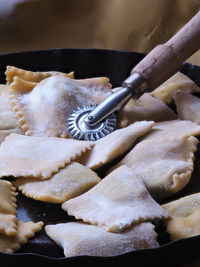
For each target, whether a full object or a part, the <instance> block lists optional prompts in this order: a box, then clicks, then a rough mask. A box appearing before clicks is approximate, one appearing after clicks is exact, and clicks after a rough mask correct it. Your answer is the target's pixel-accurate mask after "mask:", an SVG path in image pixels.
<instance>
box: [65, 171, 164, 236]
mask: <svg viewBox="0 0 200 267" xmlns="http://www.w3.org/2000/svg"><path fill="white" fill-rule="evenodd" d="M62 208H63V209H64V210H65V211H67V213H68V214H69V215H73V216H75V218H76V219H82V220H83V221H85V222H88V223H91V224H94V225H97V226H100V227H104V228H105V229H106V230H107V231H109V232H120V231H122V230H124V229H126V228H128V227H130V226H131V225H133V224H137V223H139V222H143V221H151V220H154V219H166V218H167V217H168V213H167V212H166V210H164V209H163V208H162V207H161V206H160V205H159V204H158V203H157V202H156V201H155V200H154V199H153V198H152V197H151V196H150V194H149V192H148V191H147V189H146V187H145V186H144V183H143V182H142V180H141V179H140V178H139V177H136V176H135V175H134V173H133V171H132V170H130V169H129V168H127V167H126V166H121V167H119V168H117V169H116V170H115V171H113V172H111V173H110V174H109V175H108V176H106V177H105V178H104V179H102V181H101V182H99V183H98V184H97V185H96V186H94V187H93V188H92V189H90V190H89V191H87V192H86V193H84V194H82V195H80V196H78V197H76V198H73V199H70V200H68V201H66V202H64V203H63V204H62Z"/></svg>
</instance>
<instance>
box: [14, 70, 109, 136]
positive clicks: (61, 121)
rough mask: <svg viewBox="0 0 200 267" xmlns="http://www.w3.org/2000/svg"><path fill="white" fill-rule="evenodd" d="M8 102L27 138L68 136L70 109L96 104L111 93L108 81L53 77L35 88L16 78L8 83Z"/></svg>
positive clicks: (61, 76)
mask: <svg viewBox="0 0 200 267" xmlns="http://www.w3.org/2000/svg"><path fill="white" fill-rule="evenodd" d="M10 86H11V89H12V90H10V103H11V105H12V106H13V109H14V111H15V112H16V115H17V117H18V118H19V122H20V124H21V128H22V129H23V130H24V132H25V134H26V135H34V136H55V137H63V138H65V137H69V134H68V131H67V118H68V116H69V114H71V112H72V111H73V109H75V108H77V107H80V106H82V105H90V104H93V105H96V104H98V103H99V102H100V101H101V100H102V99H103V98H104V97H105V96H107V95H108V94H109V93H110V89H111V85H110V84H109V80H108V79H107V78H93V79H86V80H85V81H84V80H74V79H71V78H69V77H66V76H64V75H53V76H51V77H49V78H46V79H44V80H42V81H41V82H39V83H38V84H37V85H36V86H34V87H33V86H32V85H31V86H27V82H26V83H22V81H21V78H19V77H18V76H15V77H14V79H13V82H12V83H11V84H10Z"/></svg>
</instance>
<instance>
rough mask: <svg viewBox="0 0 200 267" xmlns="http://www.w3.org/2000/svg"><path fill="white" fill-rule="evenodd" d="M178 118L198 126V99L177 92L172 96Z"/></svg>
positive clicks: (199, 104)
mask: <svg viewBox="0 0 200 267" xmlns="http://www.w3.org/2000/svg"><path fill="white" fill-rule="evenodd" d="M174 100H175V103H176V108H177V113H178V117H179V119H181V120H190V121H192V122H195V123H197V124H200V113H199V111H200V98H199V97H196V96H194V95H192V94H190V93H187V92H184V91H178V92H177V93H176V95H175V96H174Z"/></svg>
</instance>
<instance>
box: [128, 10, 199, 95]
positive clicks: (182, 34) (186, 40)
mask: <svg viewBox="0 0 200 267" xmlns="http://www.w3.org/2000/svg"><path fill="white" fill-rule="evenodd" d="M199 48H200V11H199V12H198V13H197V14H196V15H195V16H194V17H193V18H192V19H191V20H190V21H189V22H188V23H187V24H186V25H185V26H184V27H183V28H182V29H181V30H180V31H178V32H177V33H176V34H175V35H174V36H173V37H172V38H171V39H170V40H169V41H168V42H166V43H165V44H162V45H158V46H156V47H155V48H154V49H153V50H152V51H151V52H150V53H149V54H148V55H147V56H146V57H145V58H144V59H143V60H142V61H141V62H140V63H139V64H138V65H136V66H135V67H134V68H133V70H132V72H131V73H134V72H137V73H140V74H141V75H142V76H143V77H144V78H145V80H146V81H147V83H148V91H149V92H150V91H152V90H154V89H155V88H156V87H158V86H159V85H160V84H162V83H163V82H164V81H166V80H167V79H168V78H170V77H171V76H172V75H173V74H175V73H176V72H177V71H178V70H179V69H180V66H181V65H182V63H183V62H184V61H185V60H186V59H187V58H189V57H190V56H191V55H192V54H194V53H195V52H196V51H197V50H198V49H199Z"/></svg>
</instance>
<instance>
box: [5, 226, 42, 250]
mask: <svg viewBox="0 0 200 267" xmlns="http://www.w3.org/2000/svg"><path fill="white" fill-rule="evenodd" d="M42 226H43V222H37V223H34V222H31V221H30V222H23V221H18V225H17V233H16V234H15V235H13V236H7V235H5V234H0V251H1V252H7V253H12V252H14V251H15V250H17V249H19V248H20V247H21V246H22V245H23V244H25V243H26V242H27V241H28V238H31V237H33V236H34V235H35V232H37V231H39V230H41V228H42Z"/></svg>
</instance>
